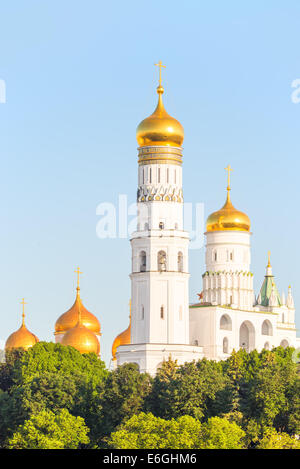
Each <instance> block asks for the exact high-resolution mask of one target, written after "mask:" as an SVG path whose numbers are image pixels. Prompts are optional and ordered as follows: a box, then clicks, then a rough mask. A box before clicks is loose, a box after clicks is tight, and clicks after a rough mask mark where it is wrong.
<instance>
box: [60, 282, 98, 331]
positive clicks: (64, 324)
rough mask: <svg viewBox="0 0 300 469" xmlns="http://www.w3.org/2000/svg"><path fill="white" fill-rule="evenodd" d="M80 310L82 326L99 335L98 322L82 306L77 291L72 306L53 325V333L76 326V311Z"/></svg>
mask: <svg viewBox="0 0 300 469" xmlns="http://www.w3.org/2000/svg"><path fill="white" fill-rule="evenodd" d="M79 308H81V314H82V324H83V325H84V326H85V327H87V328H88V329H89V330H90V331H92V332H94V333H95V334H100V333H101V326H100V322H99V321H98V319H97V318H96V316H94V314H92V313H90V312H89V311H88V310H87V309H86V308H85V307H84V305H83V304H82V301H81V298H80V294H79V289H77V295H76V299H75V302H74V304H73V306H72V307H71V308H70V309H69V310H68V311H66V312H65V313H64V314H62V315H61V316H60V317H59V318H58V320H57V321H56V323H55V333H60V332H66V331H68V330H69V329H72V328H73V327H75V326H76V324H77V321H78V310H79Z"/></svg>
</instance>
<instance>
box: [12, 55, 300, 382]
mask: <svg viewBox="0 0 300 469" xmlns="http://www.w3.org/2000/svg"><path fill="white" fill-rule="evenodd" d="M157 65H158V66H159V85H158V87H157V94H158V103H157V106H156V109H155V111H154V112H153V114H151V115H150V116H149V117H147V118H146V119H144V120H143V121H142V122H141V123H140V124H139V126H138V128H137V133H136V137H137V141H138V145H139V147H138V187H137V207H138V220H137V229H136V231H135V232H134V233H133V234H132V236H131V240H130V242H131V250H132V266H131V274H130V278H131V301H130V316H129V326H128V328H127V329H126V330H125V331H123V332H122V333H120V334H119V335H118V336H117V337H116V339H115V340H114V342H113V346H112V359H113V365H114V367H117V366H119V365H122V364H123V363H128V362H133V363H137V364H138V366H139V369H140V371H141V372H148V373H150V374H151V375H155V373H156V372H157V370H158V368H159V367H160V366H161V364H162V363H163V361H164V360H168V358H169V357H171V358H172V359H173V360H177V363H178V364H179V365H180V364H184V363H185V362H190V361H193V360H198V359H201V358H204V357H205V358H208V359H212V360H222V359H226V358H228V357H229V355H230V354H231V352H232V351H233V350H238V349H241V348H242V349H245V350H246V351H247V352H250V351H251V350H254V349H257V350H258V351H261V350H262V349H266V350H271V349H272V348H273V347H277V346H282V347H287V346H292V347H295V348H297V347H300V339H298V338H297V337H296V327H295V306H294V301H293V296H292V291H291V287H289V288H288V293H287V296H286V297H285V295H282V296H280V294H279V292H278V290H277V287H276V283H275V278H274V275H273V271H272V266H271V261H270V254H269V256H268V263H267V267H266V275H265V278H264V281H263V283H262V287H261V289H260V292H259V294H258V295H257V296H256V295H255V293H254V289H253V273H252V272H251V268H250V264H251V235H252V233H251V223H250V219H249V217H248V216H247V215H246V214H245V213H244V212H242V211H240V210H237V209H236V208H235V207H234V205H233V203H232V202H231V195H230V193H231V184H230V173H231V171H232V169H231V167H230V166H227V168H226V170H227V171H228V180H227V194H226V201H225V204H224V205H223V207H222V208H221V209H220V210H217V211H216V212H213V213H212V214H211V215H210V216H209V217H208V219H207V222H206V232H205V237H206V246H205V250H206V256H205V263H206V266H205V272H204V274H203V275H202V283H203V285H202V287H201V289H202V292H201V294H199V302H198V303H196V304H192V305H190V304H189V262H188V255H189V251H188V248H189V233H187V232H186V231H185V230H184V226H183V188H182V158H183V155H182V144H183V139H184V130H183V127H182V125H181V124H180V122H178V121H177V120H176V119H175V118H174V117H171V116H170V115H169V114H168V113H167V111H166V110H165V107H164V104H163V98H162V96H163V93H164V88H163V87H162V84H161V68H162V67H163V65H162V64H161V62H159V64H157ZM75 272H76V274H77V288H76V298H75V302H74V304H73V305H72V307H71V308H70V309H69V310H68V311H66V312H65V313H64V314H62V315H61V316H60V317H59V318H58V319H57V321H56V324H55V332H54V337H55V342H57V343H61V344H62V345H66V346H72V347H74V348H76V349H77V350H79V351H80V352H81V353H90V352H93V353H95V354H96V355H97V356H99V357H100V336H101V326H100V322H99V321H98V319H97V317H96V316H95V315H94V314H92V313H91V312H89V311H88V310H87V309H86V308H85V306H84V305H83V303H82V300H81V297H80V287H79V275H80V274H81V272H80V270H79V268H78V269H77V270H76V271H75ZM22 304H23V319H22V325H21V327H20V328H19V329H18V330H17V331H16V332H14V333H13V334H11V335H10V336H9V338H8V339H7V341H6V345H5V349H6V350H10V349H12V348H16V347H22V348H24V349H26V350H27V349H28V348H29V347H32V346H33V345H35V344H36V343H37V342H38V338H37V337H36V336H35V335H34V334H33V333H31V332H30V331H29V330H28V329H27V327H26V326H25V320H24V317H25V313H24V304H25V302H24V300H23V302H22Z"/></svg>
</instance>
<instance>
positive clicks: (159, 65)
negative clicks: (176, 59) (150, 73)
mask: <svg viewBox="0 0 300 469" xmlns="http://www.w3.org/2000/svg"><path fill="white" fill-rule="evenodd" d="M155 66H156V67H159V86H161V69H162V68H166V66H165V65H163V64H162V61H161V60H160V61H159V62H158V64H155Z"/></svg>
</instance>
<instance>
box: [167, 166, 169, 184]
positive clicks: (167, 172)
mask: <svg viewBox="0 0 300 469" xmlns="http://www.w3.org/2000/svg"><path fill="white" fill-rule="evenodd" d="M167 183H169V168H167Z"/></svg>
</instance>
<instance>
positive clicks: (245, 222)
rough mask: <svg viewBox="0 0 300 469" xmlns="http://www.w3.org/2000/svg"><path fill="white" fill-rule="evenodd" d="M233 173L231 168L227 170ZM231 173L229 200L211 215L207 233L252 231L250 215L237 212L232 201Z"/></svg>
mask: <svg viewBox="0 0 300 469" xmlns="http://www.w3.org/2000/svg"><path fill="white" fill-rule="evenodd" d="M226 169H227V170H228V172H229V171H231V168H230V166H228V167H227V168H226ZM230 190H231V189H230V173H229V175H228V186H227V199H226V202H225V204H224V205H223V207H222V208H221V209H220V210H218V211H217V212H213V213H212V214H211V215H209V217H208V219H207V221H206V231H207V232H211V231H248V232H249V231H250V219H249V217H248V215H246V214H245V213H243V212H240V211H239V210H237V209H236V208H235V207H234V206H233V205H232V203H231V200H230Z"/></svg>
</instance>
